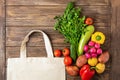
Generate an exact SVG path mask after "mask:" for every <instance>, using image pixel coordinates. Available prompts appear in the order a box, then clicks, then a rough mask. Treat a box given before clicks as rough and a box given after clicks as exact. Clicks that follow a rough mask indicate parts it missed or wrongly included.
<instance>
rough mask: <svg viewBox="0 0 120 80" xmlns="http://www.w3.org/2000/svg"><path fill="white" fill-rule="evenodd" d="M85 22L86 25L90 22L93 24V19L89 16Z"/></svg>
mask: <svg viewBox="0 0 120 80" xmlns="http://www.w3.org/2000/svg"><path fill="white" fill-rule="evenodd" d="M85 24H87V25H92V24H93V19H92V18H90V17H88V18H86V20H85Z"/></svg>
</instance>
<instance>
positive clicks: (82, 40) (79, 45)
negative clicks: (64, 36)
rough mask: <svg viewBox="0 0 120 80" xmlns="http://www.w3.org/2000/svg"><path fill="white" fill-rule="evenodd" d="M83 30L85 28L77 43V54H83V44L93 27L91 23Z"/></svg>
mask: <svg viewBox="0 0 120 80" xmlns="http://www.w3.org/2000/svg"><path fill="white" fill-rule="evenodd" d="M84 30H85V33H82V36H81V38H80V41H79V44H78V56H80V55H82V54H83V49H84V46H85V44H86V43H87V42H88V41H89V39H90V37H91V35H92V33H93V32H94V30H95V28H94V26H93V25H89V26H87V27H86V28H85V29H84Z"/></svg>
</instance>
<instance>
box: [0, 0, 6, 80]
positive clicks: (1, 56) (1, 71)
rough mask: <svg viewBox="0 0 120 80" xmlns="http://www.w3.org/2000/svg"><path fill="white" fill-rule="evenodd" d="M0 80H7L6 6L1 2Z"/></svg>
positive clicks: (1, 0) (0, 0)
mask: <svg viewBox="0 0 120 80" xmlns="http://www.w3.org/2000/svg"><path fill="white" fill-rule="evenodd" d="M0 80H5V4H4V0H0Z"/></svg>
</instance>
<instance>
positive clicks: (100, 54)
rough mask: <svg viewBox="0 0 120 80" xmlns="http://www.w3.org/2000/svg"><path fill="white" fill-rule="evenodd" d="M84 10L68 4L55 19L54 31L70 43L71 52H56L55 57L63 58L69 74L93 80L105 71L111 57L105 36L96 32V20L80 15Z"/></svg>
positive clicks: (83, 79) (58, 50)
mask: <svg viewBox="0 0 120 80" xmlns="http://www.w3.org/2000/svg"><path fill="white" fill-rule="evenodd" d="M80 14H81V9H80V8H75V7H74V3H73V2H69V3H68V5H67V7H66V9H65V11H64V14H63V15H61V16H56V17H55V19H56V23H55V25H54V29H55V30H58V31H59V32H60V33H61V34H63V36H64V37H65V40H66V42H69V43H70V49H69V48H64V49H63V50H60V49H57V50H54V56H55V57H60V56H62V55H63V56H64V64H65V66H66V72H67V73H68V74H69V75H71V76H78V75H79V76H80V77H81V79H82V80H91V78H92V77H93V76H94V75H95V73H97V74H101V73H103V72H104V71H105V63H107V62H108V60H109V57H110V54H109V52H108V51H104V50H103V49H102V47H101V46H102V45H104V42H105V38H106V37H105V35H104V33H102V32H99V31H95V27H94V25H93V22H94V21H93V19H92V18H90V17H87V18H86V17H85V16H81V15H80Z"/></svg>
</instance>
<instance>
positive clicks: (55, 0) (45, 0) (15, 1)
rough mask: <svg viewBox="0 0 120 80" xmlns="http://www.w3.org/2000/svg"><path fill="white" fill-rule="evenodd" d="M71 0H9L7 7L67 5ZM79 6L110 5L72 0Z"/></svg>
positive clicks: (97, 0)
mask: <svg viewBox="0 0 120 80" xmlns="http://www.w3.org/2000/svg"><path fill="white" fill-rule="evenodd" d="M70 1H71V0H34V1H33V0H7V5H66V4H67V3H68V2H70ZM72 1H74V2H76V4H78V5H108V4H109V0H72Z"/></svg>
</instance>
